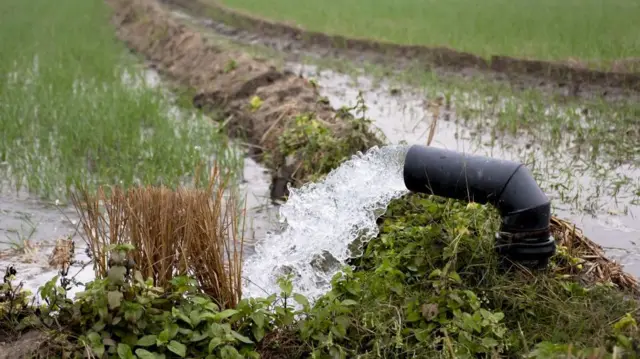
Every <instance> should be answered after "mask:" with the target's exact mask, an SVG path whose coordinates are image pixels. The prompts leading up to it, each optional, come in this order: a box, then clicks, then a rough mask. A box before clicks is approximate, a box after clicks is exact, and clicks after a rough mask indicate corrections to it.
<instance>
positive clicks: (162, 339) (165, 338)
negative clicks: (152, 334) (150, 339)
mask: <svg viewBox="0 0 640 359" xmlns="http://www.w3.org/2000/svg"><path fill="white" fill-rule="evenodd" d="M169 339H170V338H169V329H168V328H165V329H164V330H163V331H161V332H160V335H158V340H157V341H156V345H158V346H160V345H164V344H167V343H168V342H169Z"/></svg>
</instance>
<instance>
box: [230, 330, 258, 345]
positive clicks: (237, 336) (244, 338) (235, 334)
mask: <svg viewBox="0 0 640 359" xmlns="http://www.w3.org/2000/svg"><path fill="white" fill-rule="evenodd" d="M231 335H233V337H234V338H236V339H238V340H239V341H241V342H243V343H245V344H253V340H251V339H249V338H247V337H245V336H244V335H242V334H240V333H238V332H236V331H235V330H234V331H232V332H231Z"/></svg>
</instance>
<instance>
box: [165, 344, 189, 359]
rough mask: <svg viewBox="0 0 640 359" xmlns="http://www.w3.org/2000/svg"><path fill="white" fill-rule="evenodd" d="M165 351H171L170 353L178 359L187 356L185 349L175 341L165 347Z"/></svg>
mask: <svg viewBox="0 0 640 359" xmlns="http://www.w3.org/2000/svg"><path fill="white" fill-rule="evenodd" d="M167 349H169V350H171V352H173V353H174V354H176V355H178V356H179V357H180V358H184V357H185V356H186V355H187V347H186V346H185V345H184V344H182V343H179V342H177V341H175V340H172V341H171V342H170V343H169V345H167Z"/></svg>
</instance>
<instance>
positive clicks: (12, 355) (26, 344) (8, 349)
mask: <svg viewBox="0 0 640 359" xmlns="http://www.w3.org/2000/svg"><path fill="white" fill-rule="evenodd" d="M3 339H5V338H3ZM45 341H46V336H45V335H44V334H43V333H41V332H39V331H35V330H32V331H28V332H26V333H24V334H22V335H20V336H19V337H18V338H12V340H11V341H10V342H7V343H3V342H0V359H26V358H33V357H43V356H42V355H39V354H40V353H39V351H40V347H41V346H42V344H43V343H44V342H45Z"/></svg>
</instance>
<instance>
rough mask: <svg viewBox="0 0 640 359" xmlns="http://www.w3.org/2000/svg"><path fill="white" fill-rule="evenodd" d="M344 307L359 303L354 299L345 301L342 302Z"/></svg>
mask: <svg viewBox="0 0 640 359" xmlns="http://www.w3.org/2000/svg"><path fill="white" fill-rule="evenodd" d="M342 305H344V306H349V305H358V302H356V301H355V300H353V299H345V300H343V301H342Z"/></svg>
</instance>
